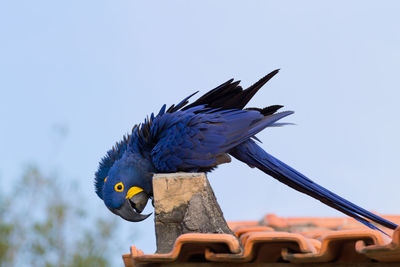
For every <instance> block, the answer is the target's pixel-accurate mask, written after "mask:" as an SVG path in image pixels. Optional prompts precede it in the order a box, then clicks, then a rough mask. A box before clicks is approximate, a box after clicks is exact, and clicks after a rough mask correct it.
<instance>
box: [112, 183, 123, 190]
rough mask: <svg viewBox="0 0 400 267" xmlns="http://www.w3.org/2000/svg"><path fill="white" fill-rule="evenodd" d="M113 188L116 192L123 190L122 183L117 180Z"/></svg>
mask: <svg viewBox="0 0 400 267" xmlns="http://www.w3.org/2000/svg"><path fill="white" fill-rule="evenodd" d="M114 189H115V191H117V192H122V191H124V184H123V183H121V182H119V183H118V184H116V185H115V187H114Z"/></svg>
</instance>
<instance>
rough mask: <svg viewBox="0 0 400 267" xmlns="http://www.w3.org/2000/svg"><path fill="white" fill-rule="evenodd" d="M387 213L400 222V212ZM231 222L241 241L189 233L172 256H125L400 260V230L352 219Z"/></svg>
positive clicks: (146, 260)
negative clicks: (376, 227)
mask: <svg viewBox="0 0 400 267" xmlns="http://www.w3.org/2000/svg"><path fill="white" fill-rule="evenodd" d="M384 217H386V218H388V219H389V218H390V220H392V221H395V222H396V221H400V216H391V217H387V216H384ZM260 224H261V225H260ZM344 225H346V226H348V227H343V226H344ZM229 226H230V227H231V229H232V230H233V231H234V233H235V235H236V236H237V237H238V238H239V240H240V243H239V240H238V239H237V238H235V237H234V236H232V235H228V234H185V235H181V236H180V237H179V238H178V239H177V240H176V242H175V246H174V248H173V250H172V251H171V252H170V253H167V254H148V255H145V254H143V252H142V251H141V250H138V249H137V248H136V247H135V246H132V247H131V253H130V254H126V255H123V260H124V263H125V266H129V267H136V266H139V265H144V266H145V265H146V264H151V263H174V262H193V261H195V262H198V261H201V262H214V263H217V262H220V263H221V262H224V263H249V262H251V263H276V262H290V263H328V262H336V263H354V262H357V263H367V262H373V261H378V262H400V229H397V230H396V231H394V233H393V236H392V238H389V237H387V236H385V235H384V234H382V233H381V232H379V231H375V230H370V229H368V228H365V227H363V226H362V224H358V223H356V222H355V221H353V222H352V220H350V219H347V218H280V217H278V216H276V215H267V216H265V218H264V220H263V221H262V222H261V223H259V222H233V223H229ZM350 226H351V227H350ZM348 228H351V229H348ZM274 229H287V231H286V230H285V231H277V230H274ZM336 229H348V230H336ZM241 245H242V246H241Z"/></svg>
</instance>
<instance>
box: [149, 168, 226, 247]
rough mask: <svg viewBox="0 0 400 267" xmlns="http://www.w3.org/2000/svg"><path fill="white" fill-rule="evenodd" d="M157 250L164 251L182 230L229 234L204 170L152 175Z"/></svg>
mask: <svg viewBox="0 0 400 267" xmlns="http://www.w3.org/2000/svg"><path fill="white" fill-rule="evenodd" d="M153 192H154V213H155V214H154V215H155V216H154V220H155V228H156V240H157V252H156V253H168V252H170V251H171V250H172V248H173V245H174V242H175V240H176V239H177V238H178V236H179V235H181V234H185V233H226V234H232V235H233V233H232V231H231V230H230V229H229V227H228V225H227V223H226V221H225V219H224V217H223V214H222V211H221V208H220V207H219V205H218V203H217V200H216V198H215V195H214V192H213V190H212V189H211V186H210V184H209V182H208V180H207V177H206V175H205V174H204V173H168V174H155V175H154V176H153Z"/></svg>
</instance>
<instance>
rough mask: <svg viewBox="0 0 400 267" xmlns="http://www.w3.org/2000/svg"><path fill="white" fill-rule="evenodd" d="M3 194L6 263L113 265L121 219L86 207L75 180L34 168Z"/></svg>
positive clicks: (0, 225) (0, 257)
mask: <svg viewBox="0 0 400 267" xmlns="http://www.w3.org/2000/svg"><path fill="white" fill-rule="evenodd" d="M63 182H64V183H63ZM0 193H1V194H0V266H25V265H26V266H48V267H53V266H57V267H58V266H64V267H72V266H89V267H90V266H100V267H101V266H110V265H112V264H111V263H110V261H109V260H108V259H109V258H110V254H109V252H110V251H111V252H114V247H115V245H114V244H115V243H116V241H115V240H113V237H114V232H113V229H115V225H116V224H117V223H118V222H117V221H116V220H110V221H107V220H104V219H100V218H94V216H93V214H90V213H89V212H86V211H85V210H83V209H82V207H81V206H82V203H81V197H82V196H79V190H77V188H76V187H74V186H73V184H65V181H61V180H60V179H58V178H57V176H56V175H50V176H46V175H44V174H43V173H42V172H41V171H40V170H39V169H38V168H37V167H35V166H30V167H28V168H26V170H25V171H24V173H23V175H22V177H21V179H20V180H19V181H17V182H16V183H15V187H14V188H13V190H11V191H10V192H9V193H8V194H7V195H5V194H4V192H0ZM1 196H2V197H1ZM11 203H12V205H11ZM114 256H115V255H114Z"/></svg>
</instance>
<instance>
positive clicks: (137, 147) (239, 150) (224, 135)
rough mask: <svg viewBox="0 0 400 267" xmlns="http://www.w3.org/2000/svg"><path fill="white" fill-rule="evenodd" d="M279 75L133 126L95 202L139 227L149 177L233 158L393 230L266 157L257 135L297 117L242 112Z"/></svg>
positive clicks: (98, 184) (101, 179)
mask: <svg viewBox="0 0 400 267" xmlns="http://www.w3.org/2000/svg"><path fill="white" fill-rule="evenodd" d="M276 73H278V70H275V71H273V72H271V73H270V74H268V75H267V76H265V77H264V78H262V79H261V80H260V81H258V82H257V83H255V84H254V85H253V86H251V87H249V88H248V89H246V90H243V89H242V88H241V87H240V86H239V82H233V80H230V81H227V82H226V83H224V84H222V85H220V86H218V87H217V88H215V89H213V90H211V91H209V92H208V93H206V94H205V95H203V96H201V97H200V98H199V99H198V100H196V101H195V102H193V103H191V104H188V101H189V98H190V97H192V96H193V95H194V94H193V95H191V96H189V97H187V98H185V99H183V100H182V101H181V102H179V104H177V105H176V106H175V105H172V106H171V107H170V108H168V109H167V108H166V105H164V106H163V107H162V108H161V109H160V111H159V112H158V114H157V115H154V114H151V116H150V118H147V119H145V121H144V123H143V124H141V125H138V126H134V128H133V129H132V132H131V134H130V135H128V136H126V137H124V139H123V140H122V141H120V142H118V143H117V144H116V145H115V146H114V148H113V149H112V150H110V151H108V152H107V154H106V156H105V157H104V158H103V159H102V160H101V162H100V165H99V169H98V171H97V172H96V174H95V189H96V193H97V195H98V196H99V197H100V198H101V199H103V200H104V203H105V204H106V206H107V207H108V208H109V209H110V210H111V211H112V212H114V213H115V214H117V215H119V216H121V217H122V218H124V219H126V220H129V221H140V220H143V219H145V218H147V216H148V215H142V214H141V212H142V211H143V209H144V207H145V206H146V203H147V201H148V199H149V198H151V197H152V182H151V179H152V175H153V173H157V172H177V171H185V172H198V171H204V172H209V171H211V170H213V169H214V168H215V167H217V166H218V165H219V164H222V163H227V162H230V157H229V155H232V156H234V157H235V158H237V159H238V160H240V161H242V162H244V163H246V164H248V165H249V166H252V167H253V166H254V167H257V168H258V169H260V170H261V171H263V172H265V173H267V174H269V175H271V176H272V177H274V178H275V179H277V180H279V181H281V182H282V183H284V184H286V185H288V186H290V187H292V188H294V189H296V190H298V191H300V192H303V193H305V194H307V195H309V196H312V197H314V198H316V199H318V200H320V201H321V202H323V203H325V204H327V205H328V206H330V207H333V208H335V209H337V210H339V211H341V212H343V213H345V214H347V215H349V216H351V217H353V218H355V219H356V220H358V221H360V222H362V223H364V224H365V225H367V226H368V227H370V228H372V229H378V228H377V227H376V226H374V225H373V224H372V222H375V223H378V224H381V225H383V226H385V227H388V228H391V229H394V228H396V227H397V225H396V224H394V223H392V222H389V221H387V220H385V219H383V218H381V217H379V216H377V215H375V214H373V213H371V212H369V211H367V210H365V209H363V208H361V207H358V206H357V205H355V204H353V203H351V202H349V201H347V200H345V199H343V198H341V197H340V196H338V195H336V194H334V193H332V192H331V191H329V190H327V189H325V188H323V187H322V186H320V185H318V184H316V183H314V182H313V181H311V180H310V179H308V178H307V177H305V176H304V175H302V174H301V173H299V172H298V171H296V170H294V169H293V168H291V167H289V166H288V165H286V164H284V163H283V162H281V161H279V160H278V159H276V158H274V157H273V156H271V155H269V154H268V153H267V152H265V151H264V150H263V149H262V148H261V147H260V146H258V145H257V144H256V143H255V141H254V140H253V139H255V140H257V139H256V138H255V135H256V134H257V133H259V132H260V131H262V130H263V129H265V128H267V127H273V126H282V125H285V124H284V123H280V122H277V121H278V120H280V119H282V118H284V117H286V116H288V115H290V114H292V113H293V112H292V111H284V112H277V111H278V109H280V108H281V107H282V106H279V105H274V106H269V107H266V108H263V109H259V108H248V109H244V107H245V106H246V104H247V103H248V102H249V100H250V99H251V98H252V97H253V96H254V94H255V93H256V92H257V91H258V90H259V89H260V88H261V87H262V86H263V85H264V84H265V83H266V82H267V81H268V80H269V79H271V78H272V77H273V76H274V75H275V74H276Z"/></svg>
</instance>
